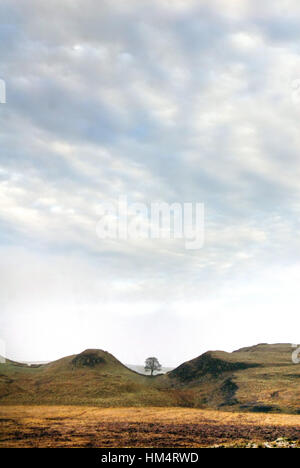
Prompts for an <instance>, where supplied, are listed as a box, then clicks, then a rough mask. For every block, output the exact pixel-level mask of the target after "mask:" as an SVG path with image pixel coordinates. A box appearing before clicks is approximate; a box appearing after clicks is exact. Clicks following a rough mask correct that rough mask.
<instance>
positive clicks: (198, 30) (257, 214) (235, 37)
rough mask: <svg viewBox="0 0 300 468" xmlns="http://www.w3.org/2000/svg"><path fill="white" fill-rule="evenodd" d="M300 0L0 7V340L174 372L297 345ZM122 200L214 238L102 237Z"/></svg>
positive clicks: (123, 0)
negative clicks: (188, 205)
mask: <svg viewBox="0 0 300 468" xmlns="http://www.w3.org/2000/svg"><path fill="white" fill-rule="evenodd" d="M299 52H300V4H299V1H298V0H278V1H276V2H274V1H273V0H272V1H271V0H264V1H263V2H261V1H258V0H202V1H201V0H151V1H150V0H149V1H148V0H101V1H96V0H64V2H61V1H58V0H52V1H51V2H46V1H44V0H43V1H41V0H26V1H24V2H20V1H19V0H2V1H1V3H0V57H1V60H0V78H1V79H3V80H5V82H6V87H7V103H6V104H1V105H0V258H1V264H0V338H1V339H2V341H3V342H5V344H6V349H7V355H8V356H9V357H11V358H14V359H20V360H21V359H23V360H26V359H27V360H50V359H56V358H58V357H61V356H64V355H68V354H73V353H77V352H80V351H82V350H83V349H85V348H102V349H105V350H108V351H110V352H112V353H113V354H115V355H116V356H117V357H118V358H119V359H121V360H122V361H123V362H127V363H137V364H139V363H143V361H144V359H145V358H146V357H147V356H148V355H157V356H158V358H159V359H160V360H161V362H162V363H163V364H165V365H176V364H179V363H181V362H182V361H184V360H187V359H190V358H193V357H195V356H197V355H199V354H201V353H202V352H204V351H206V350H208V349H224V350H227V351H231V350H233V349H236V348H238V347H241V346H246V345H252V344H256V343H258V342H295V343H297V342H299V340H300V336H299V328H300V327H299V324H300V319H299V307H300V287H299V283H300V255H299V254H300V250H299V249H300V217H299V216H300V183H299V179H300V161H299V157H300V156H299V155H300V131H299V130H300V129H299V125H300V55H299ZM120 196H126V197H127V198H128V201H129V202H131V203H133V202H139V203H145V204H150V203H151V202H154V201H157V200H161V201H165V202H167V203H172V202H178V203H184V202H193V203H197V202H200V203H204V205H205V244H204V246H203V248H202V249H201V250H186V249H185V248H184V243H183V242H181V241H180V240H173V239H170V240H166V239H164V240H160V239H157V240H154V239H144V240H138V241H132V240H131V241H123V240H113V241H112V240H103V239H99V237H98V236H97V233H96V225H97V221H98V220H99V215H100V212H101V210H100V207H101V204H103V203H104V202H112V201H114V200H117V199H118V197H120Z"/></svg>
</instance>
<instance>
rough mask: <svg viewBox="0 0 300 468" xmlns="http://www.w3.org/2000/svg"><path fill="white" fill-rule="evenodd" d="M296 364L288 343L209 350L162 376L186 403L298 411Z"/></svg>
mask: <svg viewBox="0 0 300 468" xmlns="http://www.w3.org/2000/svg"><path fill="white" fill-rule="evenodd" d="M299 383H300V365H295V364H294V363H293V362H292V348H291V345H289V344H274V345H268V344H260V345H256V346H253V347H249V348H243V349H240V350H237V351H235V352H233V353H225V352H222V351H212V352H208V353H205V354H203V355H201V356H199V357H198V358H196V359H193V360H192V361H188V362H186V363H184V364H182V365H181V366H179V367H178V368H177V369H174V370H173V371H172V372H169V373H168V374H167V376H166V377H165V385H166V386H167V387H171V388H177V389H184V390H185V392H187V394H188V396H189V401H190V404H191V406H196V407H209V408H222V409H231V410H232V409H236V410H249V411H255V412H260V411H264V412H268V411H270V412H281V411H284V412H289V413H297V414H300V386H299Z"/></svg>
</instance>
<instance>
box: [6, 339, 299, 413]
mask: <svg viewBox="0 0 300 468" xmlns="http://www.w3.org/2000/svg"><path fill="white" fill-rule="evenodd" d="M291 352H292V348H291V346H290V345H288V344H278V345H276V344H275V345H267V344H261V345H257V346H253V347H250V348H243V349H240V350H238V351H235V352H233V353H225V352H222V351H210V352H208V353H205V354H203V355H201V356H199V357H197V358H195V359H193V360H191V361H188V362H185V363H183V364H182V365H181V366H179V367H177V368H176V369H174V370H172V371H171V372H168V373H167V374H165V375H160V376H156V377H153V378H151V377H149V376H144V375H141V374H139V373H137V372H135V371H133V370H131V369H128V368H127V367H126V366H124V365H123V364H122V363H121V362H120V361H118V360H117V359H116V358H115V357H114V356H112V355H111V354H109V353H107V352H105V351H101V350H86V351H84V352H83V353H80V354H78V355H73V356H68V357H66V358H63V359H60V360H58V361H55V362H52V363H49V364H46V365H36V366H31V367H28V366H27V365H24V364H18V363H15V362H12V361H7V362H6V364H0V404H2V405H3V404H48V405H49V404H50V405H52V404H53V405H58V404H59V405H68V404H72V405H95V406H101V407H110V406H112V407H113V406H114V407H116V406H185V407H196V408H198V407H201V408H214V409H225V410H229V409H230V410H242V411H253V412H260V411H264V412H287V413H297V414H300V387H299V383H300V365H295V364H293V363H292V361H291Z"/></svg>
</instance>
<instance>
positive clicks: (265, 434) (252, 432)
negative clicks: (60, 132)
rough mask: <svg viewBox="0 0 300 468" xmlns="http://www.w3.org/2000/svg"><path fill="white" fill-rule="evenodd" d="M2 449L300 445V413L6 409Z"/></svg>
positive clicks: (0, 413)
mask: <svg viewBox="0 0 300 468" xmlns="http://www.w3.org/2000/svg"><path fill="white" fill-rule="evenodd" d="M0 425H1V429H0V447H2V448H3V447H39V448H42V447H98V448H103V447H108V448H113V447H122V448H129V447H148V448H150V447H164V448H171V447H172V448H176V447H186V448H188V447H193V448H196V447H212V446H214V445H218V446H220V445H221V446H225V447H226V446H228V447H246V446H247V445H249V443H252V444H253V443H255V444H256V445H258V446H260V444H263V443H271V442H272V441H275V440H277V439H278V438H285V440H290V441H296V442H295V443H294V444H293V446H297V447H299V439H300V416H297V415H284V414H252V413H238V412H236V413H230V412H222V411H214V410H202V409H192V408H158V407H148V408H137V407H134V408H96V407H87V406H86V407H82V406H2V407H0Z"/></svg>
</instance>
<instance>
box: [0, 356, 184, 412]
mask: <svg viewBox="0 0 300 468" xmlns="http://www.w3.org/2000/svg"><path fill="white" fill-rule="evenodd" d="M12 403H18V404H80V405H82V404H83V405H96V406H103V407H109V406H132V405H139V406H143V405H146V406H147V405H150V404H152V405H153V404H154V405H158V406H160V405H163V406H169V405H170V404H177V402H176V401H173V400H172V398H171V397H170V395H168V394H167V393H166V392H165V390H162V389H157V388H156V387H155V386H154V385H153V381H152V379H151V378H150V377H147V376H142V375H140V374H138V373H137V372H134V371H132V370H130V369H128V368H127V367H126V366H124V365H123V364H122V363H121V362H120V361H118V360H117V359H116V358H115V357H114V356H112V355H111V354H110V353H108V352H106V351H102V350H86V351H84V352H83V353H80V354H78V355H72V356H68V357H65V358H63V359H59V360H58V361H54V362H52V363H49V364H46V365H37V366H30V367H29V366H28V365H24V364H19V363H15V362H12V361H7V362H6V364H1V365H0V404H12Z"/></svg>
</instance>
